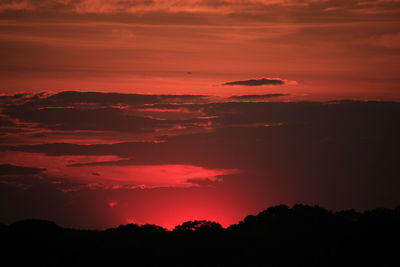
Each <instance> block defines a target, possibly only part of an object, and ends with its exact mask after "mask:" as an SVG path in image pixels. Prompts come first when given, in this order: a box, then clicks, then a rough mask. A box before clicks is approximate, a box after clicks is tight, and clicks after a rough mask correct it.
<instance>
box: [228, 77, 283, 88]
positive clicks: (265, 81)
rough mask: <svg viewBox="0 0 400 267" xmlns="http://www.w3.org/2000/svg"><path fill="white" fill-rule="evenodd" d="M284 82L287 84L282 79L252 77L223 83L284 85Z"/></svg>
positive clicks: (232, 84) (230, 84) (231, 84)
mask: <svg viewBox="0 0 400 267" xmlns="http://www.w3.org/2000/svg"><path fill="white" fill-rule="evenodd" d="M282 84H285V82H284V81H283V80H280V79H270V78H261V79H251V80H244V81H233V82H226V83H223V84H222V85H229V86H234V85H243V86H262V85H282Z"/></svg>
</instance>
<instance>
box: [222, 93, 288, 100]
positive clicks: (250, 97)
mask: <svg viewBox="0 0 400 267" xmlns="http://www.w3.org/2000/svg"><path fill="white" fill-rule="evenodd" d="M288 95H289V94H266V95H234V96H231V97H229V99H234V100H257V99H268V98H275V97H281V96H288Z"/></svg>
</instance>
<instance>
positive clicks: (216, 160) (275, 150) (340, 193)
mask: <svg viewBox="0 0 400 267" xmlns="http://www.w3.org/2000/svg"><path fill="white" fill-rule="evenodd" d="M195 105H196V108H199V109H202V110H203V112H204V113H205V114H207V115H209V116H215V118H213V119H212V122H213V125H215V127H214V128H213V130H210V131H207V132H202V133H192V134H185V135H177V136H167V137H165V138H164V139H163V142H158V143H152V142H123V143H109V144H90V145H79V144H72V143H63V144H62V143H58V144H57V143H53V144H51V143H49V144H45V143H43V144H38V143H37V141H35V143H27V144H24V145H18V146H13V145H8V146H3V147H1V150H2V151H1V153H0V155H2V158H1V160H2V162H7V160H13V162H9V163H10V164H14V165H21V166H37V167H39V165H38V164H39V163H40V166H43V167H44V168H46V169H47V171H46V178H47V177H50V174H51V177H54V178H60V177H58V176H57V175H56V174H58V175H59V176H62V175H63V176H62V177H61V178H63V179H61V178H60V179H59V180H60V181H62V182H63V183H62V184H53V183H51V182H50V180H48V179H42V180H41V182H42V183H41V184H39V185H37V181H33V182H32V183H35V184H34V186H32V187H31V188H30V189H29V190H26V191H24V192H22V190H20V189H19V188H15V187H12V186H11V185H8V184H7V185H5V184H1V185H0V190H1V192H2V194H0V197H1V198H2V201H0V206H1V203H14V202H15V203H18V204H16V207H17V208H21V209H16V210H17V211H18V210H21V212H22V211H23V214H24V215H25V216H26V214H28V215H30V213H29V212H30V210H31V209H29V208H28V207H29V206H30V205H36V204H37V205H38V207H37V209H36V210H40V209H39V208H41V210H43V209H42V207H43V206H42V205H40V206H39V204H42V203H48V198H51V197H54V198H57V199H61V200H60V202H57V203H58V205H59V206H60V207H63V206H66V207H68V208H69V207H74V210H69V212H67V214H74V212H75V214H76V211H77V210H78V211H80V212H82V211H83V210H84V211H86V209H87V210H92V211H93V210H96V211H99V214H102V213H103V212H105V213H103V214H105V215H108V216H109V215H110V213H107V212H110V211H112V212H118V211H120V210H119V209H122V208H125V210H123V211H120V212H121V214H123V215H124V217H123V218H122V219H125V218H126V217H127V216H128V215H127V213H126V211H128V210H129V212H135V214H141V215H140V216H142V217H141V218H147V217H146V216H145V215H143V213H140V212H139V213H136V212H137V207H136V208H133V206H131V205H135V203H146V206H148V202H146V201H150V202H151V203H152V204H153V205H154V207H155V208H156V209H155V210H154V212H155V213H159V212H169V211H170V210H171V209H172V210H174V207H181V208H182V210H185V211H186V210H188V211H191V210H192V209H190V207H193V206H196V207H197V206H198V207H202V208H203V210H204V211H206V210H207V211H208V210H209V208H210V207H212V208H214V207H215V206H216V205H222V204H221V203H224V205H222V206H221V210H224V209H223V208H226V207H232V206H233V207H234V210H235V211H236V210H238V209H243V210H247V211H248V210H249V209H251V208H254V207H255V206H257V205H259V203H261V202H262V203H267V204H269V203H271V204H272V203H274V202H278V201H279V202H282V203H294V202H304V203H321V205H324V206H329V207H330V208H333V209H336V208H348V207H353V208H362V209H363V208H368V207H370V206H377V205H379V206H391V205H398V203H399V201H400V198H399V194H398V192H397V191H398V190H397V188H399V186H400V184H399V179H398V177H399V168H398V166H399V157H398V155H397V154H398V151H399V149H400V143H399V138H398V136H399V135H400V132H399V131H400V129H399V127H398V122H397V121H398V117H399V116H400V104H399V103H394V102H374V101H371V102H358V101H335V102H329V103H321V102H288V103H279V102H258V103H254V102H229V103H208V104H201V105H199V104H195ZM261 123H265V124H269V125H272V126H270V127H261V126H260V127H248V126H247V125H249V124H261ZM274 123H275V124H274ZM278 123H280V124H279V125H278ZM113 135H116V136H117V134H115V133H113ZM6 150H7V151H6ZM10 150H11V151H10ZM15 151H26V152H15ZM27 152H31V153H27ZM7 153H9V154H8V155H7ZM16 153H20V156H18V157H17V156H16ZM28 154H29V157H31V158H30V159H29V160H28V159H27V158H28ZM66 155H75V156H66ZM103 155H113V156H106V157H104V156H103ZM103 157H104V158H103ZM95 161H97V162H95ZM17 163H18V164H17ZM34 163H35V164H34ZM44 163H46V164H48V165H49V166H50V167H51V168H50V167H47V165H42V164H44ZM67 165H70V166H71V167H67ZM72 166H74V167H73V168H72ZM37 167H36V168H37ZM57 170H61V171H59V172H58V173H57V172H56V171H57ZM233 170H235V172H234V171H233ZM93 173H99V174H101V176H97V175H93ZM221 175H223V181H222V182H218V181H221V180H222V179H221ZM73 177H79V178H82V179H80V180H79V181H75V182H74V180H73ZM172 177H175V178H177V179H176V180H174V179H172ZM85 179H86V180H85ZM37 180H38V179H37ZM66 181H69V184H67V183H66ZM24 183H26V184H29V183H28V182H25V181H24ZM46 183H47V184H46ZM177 184H180V185H181V186H182V187H180V188H177V187H176V185H177ZM141 185H145V186H141ZM146 186H147V187H146ZM152 186H157V189H155V188H153V187H152ZM160 186H161V187H163V186H170V187H168V188H167V187H163V188H160ZM171 186H175V187H174V188H172V187H171ZM10 188H11V189H10ZM50 189H52V190H50ZM60 190H62V192H60ZM196 190H198V191H196ZM20 191H21V192H20ZM10 192H12V193H10ZM167 192H168V193H167ZM177 192H180V193H179V194H182V195H179V196H178V193H177ZM194 192H201V194H200V193H198V194H199V195H196V193H194ZM28 196H29V198H28ZM49 196H50V197H49ZM150 196H151V197H150ZM211 196H212V197H211ZM171 197H172V198H171ZM44 198H46V199H44ZM31 199H41V200H42V201H41V202H34V201H31V202H32V204H30V201H23V200H31ZM171 199H172V200H174V201H175V202H174V203H177V204H176V206H174V205H175V204H173V205H172V204H171V205H172V206H167V205H166V204H165V203H171V201H172V200H171ZM187 199H195V200H196V201H197V202H196V203H195V204H194V203H193V202H188V201H186V200H187ZM45 200H46V201H45ZM107 200H116V201H119V202H118V203H119V204H118V205H117V206H115V207H114V208H113V209H110V208H109V207H108V206H107V205H106V204H105V203H106V202H105V201H107ZM205 201H206V203H207V205H206V206H203V205H204V203H205ZM207 201H208V202H207ZM52 203H55V202H52ZM65 203H72V204H68V205H65ZM82 203H85V206H84V207H80V205H82ZM88 203H89V204H88ZM128 203H131V204H128ZM86 205H87V206H86ZM138 205H139V204H138ZM185 205H187V206H185ZM93 207H96V208H93ZM152 207H153V206H152ZM168 207H169V209H168ZM2 208H3V209H2V210H1V211H5V212H4V214H6V216H5V218H11V217H12V218H15V216H17V215H18V214H15V213H14V212H17V211H10V210H9V207H8V205H7V206H6V205H3V206H2ZM103 208H107V210H106V211H105V210H103ZM71 209H72V208H71ZM73 211H74V212H73ZM218 211H219V210H218ZM46 212H49V213H51V214H53V215H54V214H56V215H57V214H58V213H57V212H58V209H56V208H54V209H52V210H50V211H47V210H46ZM63 214H64V212H63ZM46 215H47V213H46ZM56 215H54V216H56ZM105 215H104V216H105ZM189 215H191V214H189ZM189 215H188V216H189ZM196 215H197V214H196ZM201 215H202V214H201ZM57 216H61V215H57ZM113 216H115V215H113ZM132 216H133V215H132ZM138 216H139V215H138ZM109 217H111V218H115V217H112V216H109ZM161 217H162V218H166V217H168V216H165V213H163V216H161V215H160V218H161ZM58 218H61V217H58ZM71 218H72V217H71ZM135 218H136V217H135ZM118 219H119V220H122V219H121V218H118ZM60 220H64V221H68V220H72V219H69V218H64V217H63V218H61V219H60ZM105 220H107V218H105ZM154 222H156V221H154ZM80 223H81V224H79V225H82V224H83V223H82V222H80ZM102 223H104V222H102ZM113 223H114V224H116V222H114V221H113ZM93 227H94V226H93Z"/></svg>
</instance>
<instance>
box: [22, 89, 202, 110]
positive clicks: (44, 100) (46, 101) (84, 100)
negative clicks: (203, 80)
mask: <svg viewBox="0 0 400 267" xmlns="http://www.w3.org/2000/svg"><path fill="white" fill-rule="evenodd" d="M205 98H207V96H205V95H144V94H121V93H102V92H80V91H63V92H60V93H56V94H52V95H48V96H40V97H36V96H33V97H32V98H31V101H30V102H29V103H27V104H26V105H25V106H28V107H29V108H33V107H69V106H74V105H82V104H96V105H101V106H112V105H131V106H132V105H143V104H156V103H163V102H168V101H171V102H185V101H196V100H203V99H205Z"/></svg>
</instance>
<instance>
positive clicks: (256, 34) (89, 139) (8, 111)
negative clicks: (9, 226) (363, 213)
mask: <svg viewBox="0 0 400 267" xmlns="http://www.w3.org/2000/svg"><path fill="white" fill-rule="evenodd" d="M399 29H400V1H399V0H308V1H306V0H247V1H246V0H215V1H210V0H187V1H182V0H170V1H161V0H136V1H134V0H109V1H106V0H53V1H50V0H43V1H36V0H0V59H1V60H0V104H1V107H0V214H1V215H0V222H3V223H10V222H13V221H16V220H21V219H27V218H39V219H48V220H53V221H56V222H57V223H59V224H60V225H62V226H67V227H76V228H90V229H104V228H107V227H114V226H118V225H119V224H126V223H137V224H145V223H152V224H158V225H160V226H163V227H167V228H172V227H173V226H175V225H177V224H179V223H181V222H183V221H187V220H193V219H207V220H212V221H217V222H220V223H221V224H222V225H224V226H228V225H230V224H233V223H237V222H238V221H240V220H242V219H243V218H244V217H245V216H246V215H249V214H254V213H257V212H259V211H261V210H263V209H265V208H267V207H268V206H271V205H276V204H288V205H291V204H294V203H304V204H312V205H314V204H316V205H321V206H324V207H326V208H329V209H333V210H338V209H350V208H355V209H361V210H362V209H369V208H375V207H395V206H396V205H399V204H400V197H399V195H398V192H397V190H396V189H397V188H399V186H400V181H399V179H398V177H400V176H399V171H398V168H397V166H399V163H400V162H399V157H398V155H397V152H398V151H399V148H400V146H399V140H398V136H400V133H399V132H400V127H399V126H398V124H399V119H398V118H399V117H400V116H399V115H400V104H399V102H398V101H399V100H400V90H399V89H400V88H399V86H400V75H399V69H400V30H399Z"/></svg>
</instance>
